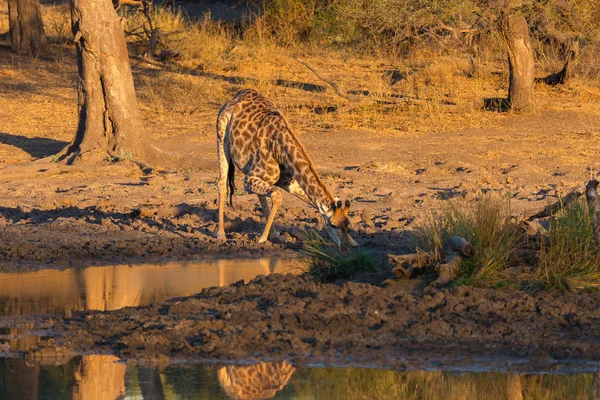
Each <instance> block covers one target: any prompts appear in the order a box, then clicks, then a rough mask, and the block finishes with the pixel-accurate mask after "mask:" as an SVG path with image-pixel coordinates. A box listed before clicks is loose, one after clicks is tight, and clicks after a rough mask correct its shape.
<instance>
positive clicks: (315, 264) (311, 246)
mask: <svg viewBox="0 0 600 400" xmlns="http://www.w3.org/2000/svg"><path fill="white" fill-rule="evenodd" d="M302 254H303V256H304V257H305V268H304V270H305V272H307V273H309V274H311V275H312V276H314V277H315V278H316V279H317V280H318V281H319V282H333V281H335V280H338V279H353V278H355V277H356V276H357V275H358V274H360V273H362V272H375V271H377V264H376V262H375V259H374V258H373V255H372V254H371V253H370V252H368V251H365V250H362V249H360V248H354V249H352V250H350V251H348V252H343V251H341V250H339V249H338V248H337V247H333V246H332V245H330V244H329V243H328V242H326V241H325V240H324V239H323V238H322V237H321V235H319V234H318V233H317V232H314V231H312V232H305V234H304V248H303V250H302Z"/></svg>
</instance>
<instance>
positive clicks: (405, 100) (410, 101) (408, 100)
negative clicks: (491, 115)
mask: <svg viewBox="0 0 600 400" xmlns="http://www.w3.org/2000/svg"><path fill="white" fill-rule="evenodd" d="M292 58H293V59H294V60H296V61H297V62H299V63H300V64H302V65H303V66H304V67H306V68H307V69H308V70H309V71H311V72H312V73H313V74H314V75H315V76H316V77H317V78H318V79H319V80H321V81H323V82H325V83H326V84H327V85H329V87H331V89H332V90H333V93H335V94H336V95H338V96H339V97H342V98H344V99H346V100H348V101H350V102H351V103H354V104H358V105H362V104H369V103H373V102H378V101H377V100H375V101H373V100H365V99H364V98H361V97H359V96H355V95H353V94H351V93H349V92H348V91H344V90H342V89H341V88H340V87H339V85H338V84H337V83H335V82H334V81H332V80H331V79H328V78H325V77H324V76H323V75H322V74H321V73H320V72H319V71H317V69H316V68H315V67H314V66H312V65H310V64H309V63H307V62H306V61H303V60H301V59H300V58H298V57H297V56H293V57H292ZM394 97H396V98H397V99H398V100H394V99H393V98H394ZM379 102H380V103H384V104H390V105H395V104H396V105H415V106H423V105H426V104H431V103H432V102H431V100H424V99H415V98H412V97H407V96H389V98H388V99H386V100H383V101H379ZM479 103H481V102H473V103H472V104H467V105H460V106H459V105H452V104H441V103H440V104H438V105H439V107H441V108H443V109H446V110H448V111H461V110H465V111H466V110H470V109H473V108H477V107H478V106H479Z"/></svg>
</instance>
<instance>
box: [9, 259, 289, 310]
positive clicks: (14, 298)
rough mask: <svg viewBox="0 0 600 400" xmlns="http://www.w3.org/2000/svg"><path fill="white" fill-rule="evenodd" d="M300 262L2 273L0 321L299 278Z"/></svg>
mask: <svg viewBox="0 0 600 400" xmlns="http://www.w3.org/2000/svg"><path fill="white" fill-rule="evenodd" d="M298 272H299V269H298V262H297V260H294V259H291V260H271V259H255V260H217V261H208V262H185V263H168V264H163V265H154V264H144V265H112V266H104V267H89V268H84V269H68V270H64V271H57V270H43V271H35V272H26V273H0V316H2V315H24V314H33V313H36V314H43V313H52V312H60V311H65V310H99V311H109V310H116V309H119V308H123V307H132V306H142V305H148V304H151V303H154V302H158V301H162V300H165V299H167V298H169V297H174V296H190V295H192V294H195V293H198V292H199V291H201V290H202V289H203V288H206V287H211V286H225V285H229V284H231V283H234V282H237V281H240V280H244V281H246V282H247V281H249V280H251V279H253V278H255V277H256V276H257V275H268V274H271V273H298Z"/></svg>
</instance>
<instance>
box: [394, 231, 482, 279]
mask: <svg viewBox="0 0 600 400" xmlns="http://www.w3.org/2000/svg"><path fill="white" fill-rule="evenodd" d="M474 252H475V249H474V248H473V245H472V244H471V243H469V242H468V241H467V240H466V239H465V238H462V237H459V236H451V237H449V238H447V239H446V240H445V241H444V253H445V254H446V262H445V263H440V264H438V265H437V266H436V270H438V271H439V273H440V275H439V277H438V279H436V280H435V281H434V282H433V283H432V285H433V286H440V285H445V284H448V283H450V282H452V281H453V280H454V276H455V274H456V269H457V268H458V266H459V265H460V263H461V261H462V260H463V258H464V257H469V256H472V255H473V253H474ZM388 261H389V262H390V263H392V264H396V266H395V267H394V269H392V272H393V273H394V274H395V275H396V276H397V277H398V278H400V279H410V278H412V277H413V276H414V275H415V274H416V273H417V271H418V270H420V269H421V268H423V267H427V266H430V265H432V264H433V263H434V262H435V257H434V256H432V255H431V254H429V253H425V252H423V251H421V250H419V249H417V252H416V253H411V254H401V255H394V254H388Z"/></svg>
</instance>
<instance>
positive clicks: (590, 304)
mask: <svg viewBox="0 0 600 400" xmlns="http://www.w3.org/2000/svg"><path fill="white" fill-rule="evenodd" d="M599 300H600V294H599V293H581V294H556V293H541V294H537V295H531V294H527V293H524V292H510V291H498V290H488V289H476V288H467V287H459V288H449V289H441V290H436V291H432V292H427V293H424V292H423V291H422V290H420V289H418V288H417V287H416V286H414V285H412V284H397V285H392V286H389V287H386V288H381V287H376V286H373V285H370V284H362V283H346V284H345V285H343V286H338V285H323V284H317V283H314V282H313V281H312V280H311V279H309V278H308V277H305V276H300V277H298V276H292V275H271V276H267V277H258V278H257V279H255V280H253V281H251V282H250V283H248V284H242V283H238V284H234V285H231V286H228V287H221V288H209V289H205V290H203V291H202V292H201V293H199V294H197V295H194V296H192V297H186V298H176V299H172V300H169V301H166V302H163V303H159V304H156V305H153V306H149V307H141V308H125V309H122V310H118V311H112V312H106V313H101V312H73V313H68V315H63V316H62V317H59V318H53V319H44V320H41V319H40V320H37V321H36V322H35V323H34V325H35V326H37V328H46V329H47V331H46V332H47V334H46V336H43V337H40V338H39V341H38V343H37V344H36V346H34V347H31V348H30V349H28V350H26V351H24V353H20V354H25V355H26V356H27V357H30V358H32V359H37V360H43V359H48V358H50V359H51V358H53V357H57V356H58V357H61V356H63V355H67V354H68V355H72V354H73V353H79V354H82V353H83V354H86V353H88V354H89V353H110V354H114V355H117V356H118V357H121V358H124V359H146V360H147V359H150V360H157V359H158V360H160V359H165V360H166V359H194V360H207V359H210V360H217V361H231V360H234V361H235V360H242V359H243V360H244V361H249V360H250V361H252V360H269V361H281V360H290V361H292V362H295V363H297V364H299V365H302V364H304V363H313V364H314V363H325V364H328V365H340V364H353V365H357V364H358V365H370V366H381V367H386V368H398V369H403V368H411V367H412V368H415V367H419V368H423V367H424V366H429V367H435V366H440V365H444V364H448V365H452V366H453V367H454V368H457V369H460V366H461V365H472V364H473V363H480V364H481V363H483V364H482V367H484V368H490V367H492V366H493V365H495V367H496V368H502V366H503V365H504V366H506V365H507V362H508V361H507V360H514V362H515V363H516V364H519V363H523V361H524V360H526V362H525V364H523V365H520V366H517V368H520V369H522V370H525V371H526V370H529V369H531V370H536V369H537V370H540V369H544V368H546V369H547V368H549V367H550V366H551V365H552V364H553V363H556V362H559V363H560V362H567V363H568V362H573V361H575V362H584V361H594V360H599V359H600V340H599V339H600V324H599V321H600V309H598V307H597V304H598V301H599ZM27 321H28V323H29V325H30V326H31V319H28V320H27ZM4 350H6V351H7V352H8V353H11V350H10V349H4ZM494 360H497V361H494ZM519 360H520V361H519Z"/></svg>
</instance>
